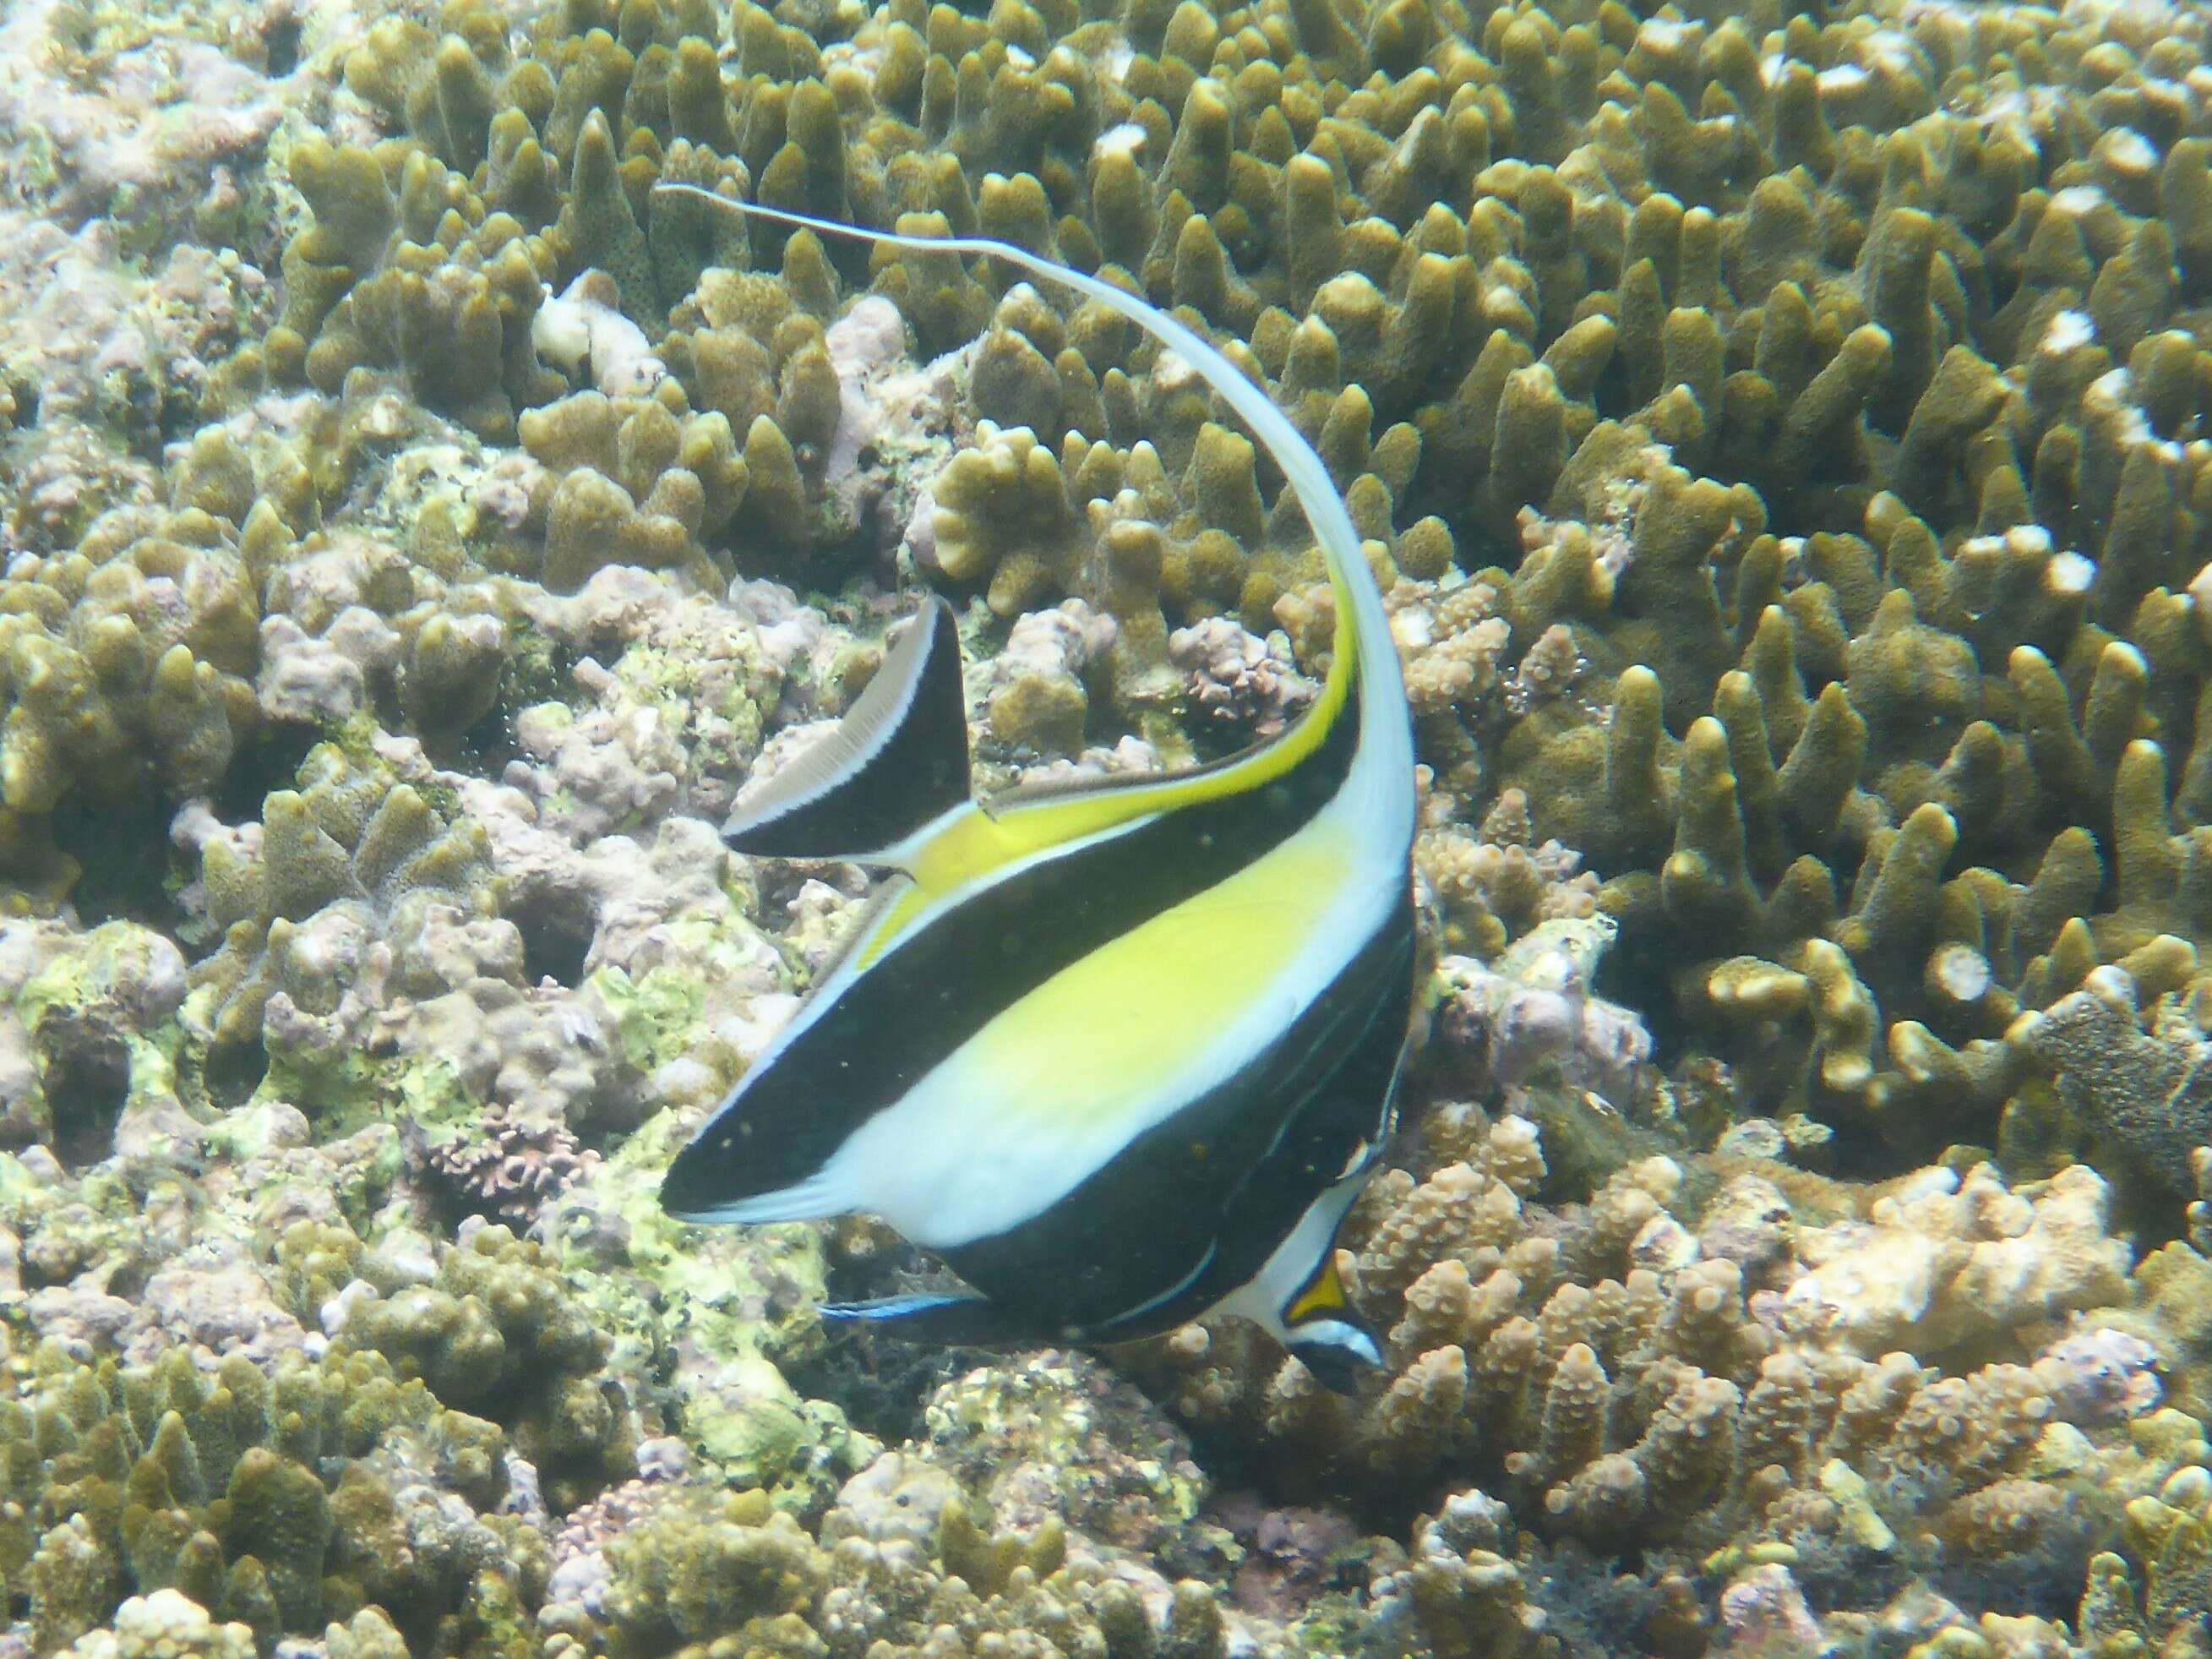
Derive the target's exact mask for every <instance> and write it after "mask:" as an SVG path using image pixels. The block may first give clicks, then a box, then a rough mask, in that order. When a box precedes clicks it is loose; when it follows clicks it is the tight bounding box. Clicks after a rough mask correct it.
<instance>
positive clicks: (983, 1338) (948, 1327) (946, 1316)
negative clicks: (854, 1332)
mask: <svg viewBox="0 0 2212 1659" xmlns="http://www.w3.org/2000/svg"><path fill="white" fill-rule="evenodd" d="M821 1313H822V1318H823V1322H824V1323H825V1324H830V1325H845V1326H851V1327H854V1328H861V1329H869V1328H872V1329H875V1330H881V1331H889V1332H891V1333H893V1334H896V1335H898V1336H901V1337H902V1338H904V1339H906V1340H908V1341H911V1342H945V1343H958V1344H961V1345H963V1346H965V1345H969V1344H973V1345H975V1346H979V1347H991V1346H1009V1345H1026V1344H1029V1343H1032V1342H1036V1341H1039V1340H1042V1335H1041V1334H1040V1333H1039V1332H1037V1331H1036V1330H1035V1329H1034V1328H1031V1327H1030V1325H1029V1324H1028V1323H1026V1322H1024V1321H1023V1320H1021V1319H1020V1318H1018V1316H1014V1315H1012V1314H1010V1313H1008V1312H1007V1311H1006V1310H1005V1309H1004V1308H1001V1307H1000V1305H999V1304H997V1303H995V1302H994V1301H992V1300H990V1299H989V1298H988V1297H981V1296H965V1295H960V1294H957V1293H954V1294H945V1295H927V1294H924V1295H917V1296H887V1297H882V1298H880V1299H879V1300H878V1301H874V1302H825V1303H823V1304H822V1309H821Z"/></svg>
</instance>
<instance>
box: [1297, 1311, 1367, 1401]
mask: <svg viewBox="0 0 2212 1659" xmlns="http://www.w3.org/2000/svg"><path fill="white" fill-rule="evenodd" d="M1290 1350H1291V1353H1292V1354H1293V1355H1294V1356H1296V1358H1297V1360H1298V1363H1299V1364H1303V1365H1304V1367H1305V1368H1306V1369H1307V1370H1310V1371H1311V1372H1312V1373H1313V1374H1314V1380H1315V1381H1316V1382H1317V1383H1320V1384H1321V1385H1322V1387H1323V1388H1325V1389H1328V1391H1329V1392H1330V1393H1331V1394H1344V1395H1351V1394H1358V1392H1359V1385H1360V1384H1361V1383H1363V1382H1364V1381H1365V1380H1366V1378H1367V1377H1368V1376H1369V1375H1370V1373H1371V1372H1374V1371H1378V1370H1382V1369H1383V1345H1382V1344H1381V1343H1379V1342H1377V1341H1376V1340H1375V1334H1374V1333H1373V1332H1372V1331H1370V1330H1369V1329H1368V1328H1366V1326H1364V1325H1363V1324H1360V1323H1359V1322H1357V1321H1356V1320H1352V1319H1349V1318H1339V1319H1316V1320H1314V1321H1311V1322H1309V1323H1307V1324H1304V1325H1301V1326H1299V1327H1298V1328H1296V1329H1295V1330H1293V1331H1292V1332H1291V1341H1290Z"/></svg>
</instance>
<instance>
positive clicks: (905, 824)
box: [722, 598, 968, 864]
mask: <svg viewBox="0 0 2212 1659" xmlns="http://www.w3.org/2000/svg"><path fill="white" fill-rule="evenodd" d="M967 799H968V697H967V693H966V691H965V690H963V686H962V684H961V676H960V633H959V629H957V627H956V626H955V625H954V623H953V620H952V608H951V606H950V605H946V604H945V601H944V600H943V599H934V598H933V599H930V600H929V601H928V602H927V604H926V605H923V606H922V608H921V612H920V613H919V614H918V615H916V616H915V618H914V620H913V621H911V622H909V623H907V625H906V626H905V628H904V629H902V630H901V632H900V634H899V636H898V638H897V640H896V642H895V643H894V644H893V645H892V646H891V648H890V652H889V653H887V654H886V655H885V656H884V665H883V666H882V667H881V668H879V669H878V670H877V671H876V677H875V678H873V679H872V680H870V681H869V682H868V684H867V688H866V690H863V691H862V692H861V693H860V696H859V697H858V698H856V699H855V700H854V703H853V706H852V708H849V709H848V710H847V711H846V714H845V717H844V718H843V719H842V720H840V721H838V722H837V729H836V731H834V732H831V733H829V736H827V737H825V738H823V739H822V740H821V741H820V742H818V743H817V744H815V745H814V746H813V747H812V748H811V749H809V750H806V752H805V753H804V754H803V755H800V756H799V757H798V758H797V759H796V760H794V761H793V762H792V763H791V764H790V765H788V766H787V767H785V768H784V769H783V770H781V772H779V773H777V774H776V775H775V777H773V778H771V779H770V780H769V782H768V783H767V785H766V786H765V787H763V788H762V789H761V790H760V791H759V793H757V794H755V795H753V796H752V797H751V798H750V799H748V800H746V801H745V802H744V803H743V804H742V805H741V806H740V808H739V810H738V811H736V812H733V813H732V814H731V815H730V821H729V822H728V823H726V824H725V825H724V826H723V827H722V839H723V841H724V842H726V843H727V844H728V845H729V847H730V848H731V849H732V851H733V852H738V853H748V854H755V855H757V856H763V857H768V858H804V859H848V860H852V861H853V862H854V863H856V864H871V863H876V864H881V863H893V862H896V859H894V858H890V857H887V856H886V854H890V853H891V852H892V850H893V849H894V848H896V847H897V846H898V844H899V843H900V842H903V841H906V840H907V839H908V837H910V836H913V834H914V833H915V831H916V830H917V829H921V828H922V827H923V826H924V825H925V824H927V823H931V822H932V821H933V820H934V819H936V818H938V817H942V816H943V815H944V814H945V812H947V811H951V809H952V808H953V807H956V806H958V805H962V804H963V802H965V801H966V800H967Z"/></svg>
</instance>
